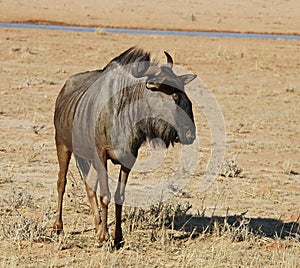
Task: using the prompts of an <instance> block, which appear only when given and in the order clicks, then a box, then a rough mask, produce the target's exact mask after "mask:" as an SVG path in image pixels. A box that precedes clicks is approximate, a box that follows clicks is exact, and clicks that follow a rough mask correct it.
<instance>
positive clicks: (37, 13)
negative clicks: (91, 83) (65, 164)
mask: <svg viewBox="0 0 300 268" xmlns="http://www.w3.org/2000/svg"><path fill="white" fill-rule="evenodd" d="M95 2H96V1H92V0H89V1H85V2H84V4H82V3H81V2H80V1H72V4H70V3H71V2H69V1H63V2H62V1H56V0H54V1H52V2H51V3H52V4H51V7H50V6H49V5H47V4H46V3H44V2H41V1H34V0H33V1H3V0H2V1H0V10H1V12H0V13H1V14H0V21H56V22H60V23H65V24H77V25H79V24H80V25H97V26H100V27H103V26H114V27H142V28H160V29H193V30H199V29H204V30H230V31H251V32H280V33H291V32H297V31H299V16H297V10H298V9H299V8H298V9H297V7H298V6H299V3H298V1H292V0H290V1H276V3H274V1H247V2H246V1H244V2H241V1H233V0H231V1H227V2H226V7H225V4H222V5H221V4H220V2H219V1H210V2H209V4H208V3H204V1H200V2H199V1H198V2H197V1H175V2H174V4H171V5H167V4H165V3H161V4H159V2H158V1H157V4H156V2H155V1H151V5H150V4H148V2H147V3H146V2H140V1H131V2H130V4H128V3H127V4H125V3H124V2H122V1H113V2H112V1H110V2H109V1H101V5H100V4H97V5H95ZM220 5H221V6H220ZM202 6H203V7H202ZM204 6H205V7H204ZM16 7H17V8H16ZM116 7H118V8H116ZM158 7H159V8H158ZM3 10H5V12H3ZM143 10H146V11H145V12H144V13H143V16H142V15H141V13H142V12H141V11H143ZM245 10H246V11H247V12H246V11H245ZM245 13H246V16H245ZM0 36H1V38H0V48H1V49H0V70H1V72H0V96H1V97H0V128H1V132H0V141H1V143H0V158H1V162H0V192H1V197H3V199H2V198H1V200H4V199H5V200H7V199H8V198H9V197H10V196H11V195H12V190H14V191H26V192H28V193H30V195H31V196H32V199H33V200H34V202H36V203H38V204H39V205H38V206H37V207H36V208H35V211H36V213H42V212H43V208H44V206H45V204H46V203H47V204H48V203H49V204H50V207H51V209H52V210H54V209H55V202H56V190H55V187H56V174H57V160H56V153H55V145H54V136H53V134H54V128H53V124H52V117H53V109H54V102H55V98H56V96H57V94H58V92H59V90H60V88H61V87H62V85H63V83H64V81H65V80H66V79H67V78H68V77H69V76H70V75H72V74H74V73H76V72H81V71H86V70H93V69H96V68H102V67H103V66H105V64H106V63H107V62H108V61H109V60H110V59H111V58H112V57H114V56H116V55H117V54H119V53H120V52H122V51H123V50H125V49H127V48H129V47H130V46H132V45H138V46H140V47H142V48H144V49H145V50H149V51H151V52H152V55H153V57H154V58H157V59H159V60H161V61H163V60H165V59H164V56H163V51H164V50H167V51H169V52H170V53H171V54H172V55H173V56H174V59H175V62H176V63H177V64H178V65H181V66H183V67H185V68H186V69H188V70H190V71H192V72H193V73H196V74H198V76H199V78H201V79H202V80H203V81H204V82H205V83H206V84H207V85H208V86H209V87H210V89H211V91H212V93H213V94H214V95H215V97H216V99H217V101H218V102H219V105H220V107H221V110H222V112H223V115H224V119H225V123H226V128H227V130H226V133H227V144H226V145H227V150H226V159H228V160H230V159H236V162H237V165H238V166H239V167H241V168H242V169H243V173H242V175H241V176H239V177H236V178H226V177H223V176H219V177H218V178H217V180H216V181H215V182H214V183H213V184H212V186H211V187H210V188H209V189H208V190H207V191H205V192H199V191H198V188H197V186H195V185H198V182H199V180H201V176H203V172H204V168H205V165H206V160H207V159H208V157H209V154H210V136H209V135H210V134H209V127H208V123H207V122H206V119H205V117H204V115H203V113H202V112H201V110H200V109H196V111H195V121H196V124H197V131H198V136H199V138H200V142H201V148H202V152H203V161H202V162H201V163H200V164H199V167H197V171H196V172H195V174H194V175H193V177H191V178H190V180H189V183H188V185H187V186H186V187H185V188H184V190H183V192H182V195H181V197H176V198H175V200H176V201H178V202H185V201H188V202H190V203H191V204H192V205H193V208H192V212H193V213H196V212H197V211H198V210H201V209H203V208H205V210H206V215H208V216H212V215H218V216H225V215H226V214H229V215H236V214H241V213H244V212H246V211H247V214H246V216H247V217H249V218H253V219H260V220H262V222H263V224H264V225H267V224H268V222H269V221H272V220H273V221H279V222H281V221H282V222H286V223H288V224H291V223H293V224H296V223H297V221H298V222H299V213H300V207H299V200H300V175H299V173H300V161H299V151H300V143H299V141H300V127H299V122H300V108H299V103H298V102H299V97H300V77H299V70H300V60H299V57H298V56H297V55H299V52H300V41H285V40H250V39H244V40H241V39H238V40H237V39H219V38H188V37H165V36H156V35H152V36H138V35H136V36H135V35H125V34H104V33H101V32H98V33H73V32H61V31H46V30H18V29H5V28H1V29H0ZM170 150H171V151H172V150H175V151H176V148H175V149H170ZM171 160H172V154H171ZM169 169H170V167H169ZM169 169H168V167H167V168H162V169H160V170H158V171H157V172H156V173H155V174H156V175H157V174H158V175H161V176H167V175H168V172H169ZM111 170H112V171H111V172H112V174H117V169H116V168H114V167H112V166H111ZM70 171H71V172H70V180H71V181H72V187H74V184H75V186H77V185H78V189H77V188H76V194H74V191H73V190H74V189H72V187H71V186H70V185H69V188H68V193H67V198H66V213H65V214H66V216H65V217H66V220H65V224H66V225H65V226H66V229H67V230H70V231H71V230H72V229H73V228H74V225H73V223H74V217H75V218H77V217H79V218H80V219H83V222H84V224H86V225H87V226H89V228H92V218H91V215H88V216H86V215H85V214H86V213H85V214H84V213H83V214H80V213H79V212H78V211H77V212H76V209H77V208H75V207H74V204H72V199H76V196H77V197H78V196H80V198H79V199H80V202H83V203H85V204H86V198H85V195H84V190H83V187H82V185H81V182H80V178H79V175H78V173H77V171H76V169H75V167H74V163H73V162H72V166H71V170H70ZM143 176H144V177H143ZM151 176H153V175H152V174H146V175H145V174H140V173H138V172H133V173H132V174H131V178H130V181H131V182H133V183H134V182H135V181H137V180H139V179H140V178H141V177H142V178H143V179H147V178H151ZM6 205H7V202H1V213H2V214H1V215H2V216H3V215H5V214H4V213H5V211H6V210H5V207H6ZM74 209H75V211H74ZM74 213H75V215H74ZM111 221H113V218H111ZM82 224H83V223H82V222H81V223H80V224H78V225H76V226H75V228H77V229H76V230H77V231H78V230H79V232H80V230H81V228H83V227H82ZM125 239H126V238H125ZM127 240H128V238H127ZM9 241H10V240H6V239H3V240H1V248H2V249H4V248H8V249H9V250H12V252H13V253H12V256H14V260H15V261H16V263H17V261H18V260H19V261H20V265H21V266H22V265H24V266H26V265H25V264H26V263H28V262H29V263H30V260H31V262H32V266H34V263H36V262H35V260H36V259H37V258H40V259H43V260H44V261H45V259H47V251H49V249H51V250H53V247H54V246H51V245H48V244H35V245H34V246H32V247H31V246H28V245H27V244H25V245H23V247H24V249H23V250H21V251H20V249H19V251H18V250H17V249H15V248H14V246H13V245H10V246H8V244H10V242H9ZM218 241H219V240H218ZM206 242H207V243H208V244H209V245H210V246H212V245H214V240H212V241H210V240H209V241H206ZM215 242H216V241H215ZM7 243H8V244H7ZM196 243H197V240H196V241H194V242H192V244H193V246H196ZM203 243H205V242H203ZM218 243H219V242H218ZM222 243H223V242H222ZM222 243H221V244H222ZM224 243H225V242H224ZM225 244H226V243H225ZM212 247H213V246H212ZM226 247H229V248H231V247H235V246H234V245H233V246H231V244H229V245H227V246H225V248H226ZM149 248H150V249H149V251H150V255H151V254H152V255H154V256H157V254H158V255H159V254H163V253H162V252H160V251H155V250H154V251H151V250H152V249H151V245H150V246H149ZM2 249H1V250H2ZM89 250H90V251H91V252H89V255H93V254H94V251H95V249H91V248H90V249H89ZM297 250H299V247H298V248H297ZM37 252H38V253H37ZM76 252H77V250H74V249H73V248H70V249H68V250H66V251H57V250H53V253H52V255H53V256H55V258H56V259H54V261H53V266H55V265H56V266H59V264H60V265H61V262H60V261H59V259H60V258H64V257H66V259H68V260H69V261H70V259H72V258H75V256H76V254H79V253H78V252H77V253H76ZM296 252H297V251H296ZM298 252H299V251H298ZM10 253H11V252H10ZM75 253H76V254H75ZM80 254H81V255H80V256H81V257H82V256H83V255H82V254H84V253H83V252H81V253H80ZM95 254H96V253H95ZM137 254H138V256H143V254H145V252H144V251H142V252H141V251H138V253H137ZM170 254H171V253H170ZM249 254H250V253H249ZM270 254H271V255H270V256H273V255H272V254H275V253H274V252H272V251H271V253H270ZM276 254H279V256H281V255H280V254H283V255H282V256H284V254H286V253H285V252H284V251H280V252H279V253H278V252H277V253H276ZM293 254H294V253H293ZM52 255H51V256H52ZM217 255H218V254H217ZM296 255H297V254H296ZM298 255H299V254H298ZM29 256H30V257H29ZM34 256H36V258H35V257H34ZM172 256H173V255H172ZM174 256H175V255H174ZM218 256H219V255H218ZM106 257H107V256H106ZM160 257H161V258H162V263H164V262H163V261H164V258H163V255H160ZM1 258H2V263H5V264H8V263H10V264H11V263H13V262H12V260H11V259H10V258H9V257H7V256H4V257H1ZM82 258H84V257H82ZM174 258H175V257H174ZM176 258H177V257H176ZM176 258H175V261H174V262H173V264H174V263H175V264H176ZM245 258H247V254H246V255H245ZM137 260H138V258H137ZM173 260H174V259H173ZM56 261H57V262H56ZM166 263H167V261H166ZM170 263H172V261H171V262H170ZM228 263H230V262H228ZM295 263H296V261H295ZM46 264H47V265H46V266H51V265H50V264H49V263H46ZM8 266H9V265H8ZM15 266H17V265H15ZM56 266H55V267H56ZM149 266H150V267H155V265H154V264H153V265H152V266H151V265H149ZM95 267H96V266H95ZM294 267H296V266H294Z"/></svg>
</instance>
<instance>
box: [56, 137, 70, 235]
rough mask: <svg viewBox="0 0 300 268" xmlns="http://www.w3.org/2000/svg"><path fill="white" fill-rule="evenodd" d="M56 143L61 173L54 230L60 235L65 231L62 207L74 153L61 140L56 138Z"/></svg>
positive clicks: (59, 173)
mask: <svg viewBox="0 0 300 268" xmlns="http://www.w3.org/2000/svg"><path fill="white" fill-rule="evenodd" d="M55 141H56V150H57V158H58V164H59V172H58V179H57V193H58V206H57V213H58V214H57V216H56V219H55V221H54V224H53V229H54V231H56V232H57V233H60V232H61V231H62V230H63V221H62V205H63V197H64V193H65V188H66V183H67V172H68V167H69V163H70V159H71V154H72V152H71V151H69V150H68V148H67V147H66V146H65V145H64V144H63V143H62V142H61V141H60V140H59V138H58V137H57V136H56V137H55Z"/></svg>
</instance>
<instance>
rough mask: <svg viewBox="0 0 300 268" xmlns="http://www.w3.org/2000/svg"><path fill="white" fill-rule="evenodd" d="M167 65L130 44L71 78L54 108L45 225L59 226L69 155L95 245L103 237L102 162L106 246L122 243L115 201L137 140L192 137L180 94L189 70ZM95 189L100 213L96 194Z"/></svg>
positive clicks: (188, 103) (190, 139) (167, 140)
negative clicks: (52, 197)
mask: <svg viewBox="0 0 300 268" xmlns="http://www.w3.org/2000/svg"><path fill="white" fill-rule="evenodd" d="M165 55H166V58H167V64H159V63H158V62H155V61H150V54H149V53H147V52H144V51H143V50H141V49H138V48H136V47H132V48H130V49H128V50H127V51H125V52H123V53H122V54H121V55H119V56H118V57H116V58H114V59H113V60H111V61H110V62H109V63H108V64H107V66H106V67H105V68H103V69H102V70H95V71H90V72H84V73H79V74H76V75H73V76H71V77H70V78H69V79H68V80H67V82H66V83H65V85H64V87H63V88H62V90H61V91H60V93H59V95H58V97H57V100H56V105H55V115H54V124H55V131H56V132H55V134H56V135H55V140H56V148H57V156H58V162H59V173H58V180H57V191H58V214H57V217H56V220H55V222H54V225H53V228H54V229H55V230H56V232H57V233H59V232H61V231H62V230H63V221H62V203H63V195H64V192H65V186H66V182H67V179H66V175H67V171H68V165H69V162H70V158H71V154H72V153H73V154H74V156H75V160H76V164H77V167H78V169H79V171H80V174H81V176H82V178H83V180H84V182H85V186H86V192H87V196H88V199H89V202H90V205H91V209H92V213H93V215H94V221H95V229H96V232H97V233H98V235H99V239H100V242H103V241H105V240H106V239H107V238H108V227H107V213H108V204H109V202H110V191H109V187H108V175H107V160H111V161H112V162H113V163H114V164H120V165H121V168H120V174H119V181H118V186H117V189H116V192H115V195H114V200H115V206H116V215H115V231H114V234H113V235H114V243H115V246H116V247H119V246H120V245H121V243H122V241H123V236H122V229H121V213H122V204H123V202H124V193H125V186H126V182H127V179H128V175H129V172H130V170H131V168H132V166H133V165H134V162H135V160H136V157H137V155H138V150H139V148H140V146H141V145H142V144H143V143H144V142H145V141H151V140H154V139H160V140H162V141H163V142H164V143H165V144H166V146H169V145H170V144H174V143H175V142H180V143H182V144H191V143H193V141H194V140H195V124H194V118H193V111H192V104H191V101H190V100H189V98H188V96H187V95H186V93H185V91H184V87H185V85H187V84H188V83H190V82H191V81H192V80H194V79H195V78H196V75H192V74H185V75H180V76H177V75H176V74H175V73H174V72H173V70H172V67H173V59H172V57H171V56H170V55H169V54H168V53H167V52H165ZM153 100H154V101H153ZM98 185H99V188H100V204H101V217H100V213H99V210H98V201H97V197H96V190H97V186H98Z"/></svg>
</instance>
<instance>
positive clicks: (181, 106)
mask: <svg viewBox="0 0 300 268" xmlns="http://www.w3.org/2000/svg"><path fill="white" fill-rule="evenodd" d="M165 55H166V57H167V64H164V65H161V66H159V65H158V64H157V63H153V62H149V61H139V60H136V62H135V63H134V64H133V68H132V75H133V76H134V77H136V78H143V81H144V83H145V87H146V88H147V89H148V90H150V91H151V92H155V94H156V95H155V96H156V99H155V102H154V103H152V105H153V109H158V110H161V111H162V113H167V114H168V116H167V117H166V116H162V118H159V117H155V118H152V119H151V120H150V122H149V125H150V126H149V129H148V138H150V139H153V138H160V139H162V140H163V141H164V142H165V144H166V145H167V146H169V144H170V143H172V144H174V142H180V143H182V144H191V143H193V141H194V140H195V137H196V134H195V131H196V128H195V124H194V116H193V110H192V103H191V101H190V99H189V98H188V96H187V94H186V92H185V86H186V85H187V84H189V83H190V82H191V81H193V80H194V79H195V78H196V75H193V74H184V75H176V74H175V73H174V71H173V59H172V57H171V56H170V54H169V53H167V52H165ZM166 118H167V119H166Z"/></svg>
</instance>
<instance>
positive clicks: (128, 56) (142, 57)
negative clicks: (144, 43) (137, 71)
mask: <svg viewBox="0 0 300 268" xmlns="http://www.w3.org/2000/svg"><path fill="white" fill-rule="evenodd" d="M137 59H138V61H150V53H149V52H145V51H144V50H142V49H140V48H137V47H131V48H129V49H127V50H126V51H124V52H123V53H122V54H120V55H119V56H117V57H115V58H114V59H112V60H111V61H110V62H117V63H119V64H120V65H127V64H130V63H134V62H135V61H137Z"/></svg>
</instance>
